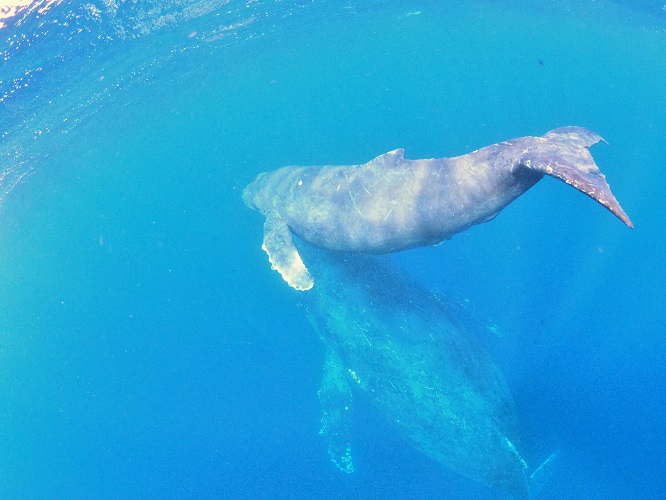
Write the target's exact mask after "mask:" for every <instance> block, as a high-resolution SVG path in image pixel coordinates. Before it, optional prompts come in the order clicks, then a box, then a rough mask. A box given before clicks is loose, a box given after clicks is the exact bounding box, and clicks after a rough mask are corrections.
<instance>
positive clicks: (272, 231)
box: [261, 210, 314, 291]
mask: <svg viewBox="0 0 666 500" xmlns="http://www.w3.org/2000/svg"><path fill="white" fill-rule="evenodd" d="M265 216H266V222H265V223H264V243H263V245H262V247H261V248H263V250H264V251H265V252H266V253H267V254H268V260H269V261H270V263H271V266H272V267H273V269H275V270H276V271H277V272H279V273H280V274H281V275H282V278H284V280H285V281H286V282H287V283H288V284H289V286H290V287H292V288H295V289H296V290H301V291H304V290H309V289H310V288H312V286H313V285H314V279H313V278H312V275H311V274H310V272H309V271H308V270H307V268H306V267H305V264H303V260H302V259H301V256H300V255H299V253H298V250H296V247H295V246H294V242H293V240H292V238H291V231H290V230H289V226H288V225H287V223H286V222H284V221H283V220H282V218H281V217H280V215H279V214H278V213H277V212H275V211H273V210H271V211H269V212H267V213H266V214H265Z"/></svg>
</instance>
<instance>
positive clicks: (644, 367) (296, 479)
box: [0, 0, 666, 498]
mask: <svg viewBox="0 0 666 500" xmlns="http://www.w3.org/2000/svg"><path fill="white" fill-rule="evenodd" d="M662 7H663V5H660V4H659V2H648V1H646V2H627V4H623V3H619V2H611V1H601V2H594V3H588V2H582V1H574V0H571V1H565V0H562V1H549V2H540V3H539V5H538V6H537V5H535V4H534V3H532V2H523V1H515V2H502V3H501V5H498V3H497V2H481V1H480V2H469V1H467V2H463V1H455V2H447V3H435V2H429V1H415V0H409V1H408V2H404V1H400V2H398V1H390V0H386V1H374V2H372V1H367V2H361V1H358V2H353V1H350V2H325V1H318V0H315V1H313V2H310V1H308V2H298V1H282V2H280V1H276V2H264V1H261V0H260V1H258V2H234V1H231V2H227V1H223V0H221V1H219V2H215V1H212V0H211V1H201V2H185V1H178V0H173V1H167V2H157V1H152V2H151V1H138V2H109V1H94V2H75V1H55V2H53V1H43V2H41V3H37V4H33V5H32V6H30V7H27V8H25V9H23V10H19V11H18V12H17V13H16V15H15V16H13V17H8V18H6V19H4V23H5V24H6V26H4V27H3V28H0V44H1V45H0V52H1V53H2V56H3V57H2V58H3V62H2V65H1V66H0V137H1V139H0V158H2V164H1V165H0V200H1V202H0V203H1V204H0V277H1V278H2V279H1V280H0V450H2V452H1V453H0V496H2V497H6V498H17V497H23V498H46V497H48V498H78V497H81V498H109V497H112V498H146V497H164V498H166V497H179V498H200V497H224V498H387V497H407V498H434V497H441V496H444V497H448V498H493V497H494V495H495V493H493V492H489V491H487V490H486V489H485V488H484V487H482V486H479V485H477V484H475V483H473V482H472V481H470V480H468V479H465V478H462V477H460V476H457V475H456V474H454V473H452V472H450V471H447V470H445V469H443V468H442V467H441V466H440V465H438V464H437V463H434V462H432V461H431V460H430V459H429V458H427V457H425V456H424V455H422V454H420V453H419V452H418V451H417V450H415V449H413V448H411V447H410V445H409V443H408V442H407V441H406V440H405V439H404V438H403V437H402V436H400V435H399V434H398V432H397V431H396V430H395V429H394V428H393V427H392V426H391V424H390V423H389V422H385V421H383V420H382V418H381V417H380V416H379V415H378V414H377V412H376V410H375V409H374V408H373V407H372V406H371V405H370V404H368V403H367V402H365V401H364V400H363V398H357V401H356V402H355V404H356V405H357V408H356V409H355V420H354V428H353V429H352V434H353V446H354V455H355V461H356V471H355V472H354V474H351V475H344V474H342V473H341V472H340V471H338V470H337V469H336V468H335V467H334V466H333V464H332V463H331V462H330V460H329V458H328V455H327V453H326V444H325V442H324V440H323V439H322V438H321V437H320V436H319V434H318V432H319V424H320V423H319V419H320V408H319V401H318V398H317V389H318V387H319V384H320V382H321V377H322V362H323V356H324V347H323V345H322V344H321V342H320V341H319V339H318V338H317V335H316V334H315V332H314V331H313V330H312V328H311V326H310V325H309V323H308V321H307V320H306V318H305V314H304V311H303V310H302V308H301V307H300V306H299V298H298V293H297V292H295V291H293V290H291V289H289V288H288V287H287V286H286V285H285V283H284V282H283V281H282V280H281V278H280V276H279V275H278V274H277V273H275V272H273V271H271V269H270V265H269V263H268V261H267V258H266V255H265V254H264V253H263V251H262V250H261V240H262V222H263V221H262V220H261V217H260V216H258V215H257V214H256V213H255V212H252V211H250V210H248V209H247V208H246V207H245V206H244V205H243V203H242V201H241V192H242V189H243V188H244V187H245V186H246V185H247V184H248V183H249V182H250V181H251V180H252V179H253V178H254V177H255V176H256V174H258V173H259V172H262V171H267V170H272V169H274V168H277V167H280V166H283V165H290V164H292V165H293V164H301V165H317V164H353V163H361V162H365V161H367V160H369V159H370V158H372V157H374V156H376V155H378V154H381V153H383V152H386V151H389V150H392V149H395V148H398V147H404V148H405V149H406V154H407V156H408V157H410V158H421V157H436V156H439V157H441V156H454V155H459V154H464V153H467V152H470V151H472V150H474V149H477V148H479V147H482V146H486V145H488V144H492V143H495V142H499V141H502V140H506V139H509V138H512V137H519V136H523V135H540V134H543V133H545V132H546V131H548V130H550V129H552V128H555V127H559V126H564V125H580V126H585V127H588V128H590V129H592V130H595V131H597V132H599V133H600V134H601V135H602V136H603V137H604V138H605V139H606V140H607V141H608V142H609V145H605V144H600V145H597V146H595V147H594V148H593V149H592V153H593V155H594V157H595V159H596V161H597V163H598V165H599V166H600V168H601V170H602V171H603V172H604V173H605V175H606V177H607V179H608V181H609V183H610V185H611V187H612V188H613V192H614V193H615V195H616V196H617V198H618V200H619V201H620V203H621V204H622V206H623V207H624V209H625V210H626V211H627V213H628V214H629V215H630V217H631V218H632V220H633V221H634V223H635V225H636V229H635V230H633V231H631V230H629V229H627V228H626V227H625V226H623V225H622V224H621V223H620V222H618V221H617V220H616V219H615V218H614V217H613V216H612V215H610V214H609V213H608V212H607V211H606V210H604V209H603V208H602V207H600V206H598V205H597V204H596V203H594V202H593V201H591V200H590V199H589V198H587V197H585V196H583V195H581V194H580V193H577V192H575V191H574V190H573V189H571V188H570V187H568V186H566V185H564V184H563V183H560V182H557V181H555V180H554V179H544V180H543V181H542V182H540V183H539V184H538V185H537V186H535V187H534V188H533V189H531V190H530V191H529V192H528V193H526V194H525V195H524V196H522V197H521V198H519V199H518V200H517V201H516V202H514V203H513V204H512V205H510V206H509V207H508V208H507V209H505V210H504V211H503V212H502V213H501V214H500V215H499V216H498V217H497V218H496V219H495V220H493V221H492V222H489V223H487V224H483V225H480V226H477V227H473V228H471V229H470V230H468V231H466V232H464V233H462V234H459V235H457V236H455V237H454V238H453V239H452V240H450V241H447V242H444V243H443V244H441V245H440V246H438V247H436V248H428V249H419V250H412V251H408V252H404V253H400V254H397V255H395V256H394V261H395V263H396V265H399V266H401V267H402V268H403V269H405V271H406V272H408V273H410V274H411V275H413V276H415V277H417V278H418V279H420V280H421V281H422V282H423V283H425V284H426V285H427V286H429V287H431V288H433V289H437V290H442V291H444V292H446V293H447V294H449V295H451V296H453V297H456V298H457V299H458V300H460V301H461V303H464V304H466V308H467V310H468V311H470V314H471V315H472V316H473V318H472V319H471V320H470V322H471V323H473V322H475V321H477V322H478V323H479V324H483V323H484V322H485V321H486V318H492V322H493V324H495V325H497V326H498V327H499V329H500V330H501V332H502V335H501V336H500V337H498V336H495V335H493V334H492V333H489V332H487V331H484V330H483V328H479V329H478V331H475V332H474V333H473V334H474V335H478V336H479V337H480V340H481V342H482V343H483V344H484V345H485V346H486V349H487V350H488V351H489V353H490V354H491V356H492V357H493V359H494V361H495V363H497V365H498V366H499V367H500V368H501V370H502V372H503V374H504V376H505V378H506V380H507V383H508V385H509V387H510V389H511V392H512V394H513V397H514V399H515V402H516V405H517V407H518V413H519V417H520V424H521V428H522V443H523V454H524V458H525V459H526V460H527V462H528V463H529V464H530V466H533V467H536V466H537V465H538V464H539V463H540V462H541V461H542V460H543V459H544V458H546V457H547V456H548V455H549V454H550V453H551V452H553V451H555V450H557V451H558V452H559V460H558V463H557V466H556V467H555V470H554V471H553V473H552V477H551V478H550V479H549V481H548V483H547V484H546V485H545V487H544V489H543V491H542V492H541V494H540V497H542V498H662V497H664V496H665V495H666V479H664V477H665V476H664V470H666V458H664V450H666V436H665V434H664V431H663V428H664V424H666V421H665V419H664V414H665V410H666V390H665V389H664V387H663V380H664V377H665V376H666V368H664V359H665V358H666V340H665V338H664V324H665V322H666V312H665V311H666V298H665V294H664V280H665V278H666V272H665V269H664V248H665V244H664V243H665V239H664V225H663V220H664V208H663V203H662V198H663V195H662V192H663V190H664V189H665V188H666V174H664V172H663V169H662V164H663V161H664V159H665V158H666V145H665V143H664V137H665V131H666V112H664V110H665V109H666V93H665V92H664V89H665V88H666V59H665V58H664V53H666V12H665V11H664V10H663V8H662ZM484 335H487V338H483V337H484Z"/></svg>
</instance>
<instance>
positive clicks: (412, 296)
mask: <svg viewBox="0 0 666 500" xmlns="http://www.w3.org/2000/svg"><path fill="white" fill-rule="evenodd" d="M297 245H298V248H299V251H300V252H301V254H302V255H303V257H304V258H306V259H307V261H308V264H309V265H310V266H311V269H312V271H313V273H315V276H317V286H315V287H314V288H313V289H312V290H310V291H307V292H305V293H303V294H301V295H300V298H301V299H302V302H303V304H304V305H305V311H306V313H307V316H308V319H309V320H310V322H311V324H312V325H313V326H314V327H315V330H316V331H317V333H318V334H319V337H320V338H321V340H322V341H323V342H324V344H325V345H326V358H325V361H324V370H323V377H322V383H321V387H320V389H319V392H318V394H319V401H320V403H321V407H322V418H321V424H322V427H321V431H320V434H322V435H323V436H324V437H325V438H326V440H327V442H328V443H327V444H328V452H329V456H330V458H331V460H332V461H333V463H334V464H335V465H336V466H337V467H338V468H339V469H340V470H342V471H343V472H347V473H351V472H353V471H354V457H353V455H354V454H353V443H352V441H353V440H352V433H351V429H352V422H351V420H352V418H353V415H354V413H355V410H354V401H356V399H357V398H362V399H364V400H366V401H369V402H370V403H371V404H372V406H374V407H375V408H376V409H377V411H378V413H379V415H381V416H382V417H383V418H384V419H385V420H386V422H387V423H388V424H389V425H390V426H392V427H393V428H394V429H395V430H396V431H397V432H398V433H399V434H400V435H402V436H404V437H405V438H406V439H407V441H408V442H409V443H410V444H411V445H412V446H413V447H414V448H416V449H418V450H420V451H421V452H422V453H424V454H425V455H426V456H428V457H430V458H431V459H433V460H434V461H436V462H438V463H439V464H441V465H442V466H443V467H445V468H447V469H449V470H451V471H454V472H456V473H458V474H461V475H463V476H465V477H467V478H469V479H471V480H473V481H476V482H478V483H480V484H483V485H486V486H488V487H489V488H491V489H492V490H494V492H495V496H497V498H516V499H517V498H529V496H530V493H532V494H534V493H536V490H538V488H539V486H541V485H543V482H544V481H545V480H546V478H547V475H548V474H547V472H548V469H549V466H550V465H551V464H552V462H553V459H554V456H551V457H549V458H548V460H546V462H544V464H543V465H542V466H540V467H538V468H537V469H536V470H534V471H533V472H532V473H531V474H530V472H529V471H528V465H527V463H526V462H525V460H524V458H523V456H522V455H521V450H522V446H521V439H520V434H521V433H520V430H519V419H518V413H517V410H516V407H515V405H514V402H513V398H512V397H511V393H510V391H509V388H508V387H507V384H506V382H505V380H504V377H503V376H502V373H501V372H500V371H499V369H498V368H497V366H496V365H495V364H494V363H493V362H492V360H491V358H490V356H489V355H488V353H487V352H486V351H485V350H484V349H483V348H482V347H481V346H480V345H479V343H478V342H476V339H475V337H474V335H472V334H471V332H470V331H469V330H467V329H466V328H465V327H464V326H463V324H462V323H461V322H460V321H459V318H458V314H457V311H458V309H459V308H458V306H457V305H456V304H455V303H452V302H450V301H449V300H447V298H446V297H445V296H443V295H441V294H437V295H435V294H434V293H432V292H431V291H430V290H428V289H426V288H424V287H423V286H422V285H420V284H419V283H418V282H415V281H413V280H411V279H410V278H408V277H407V276H406V275H405V274H404V273H402V272H400V271H398V270H395V269H394V268H392V266H390V265H387V264H388V263H387V262H386V261H382V260H378V259H380V258H377V257H370V256H366V255H358V254H349V253H337V252H336V253H333V252H328V251H326V250H321V249H317V248H315V247H313V246H310V245H308V244H307V243H303V242H300V241H297ZM477 330H478V328H477ZM479 333H480V332H479ZM359 425H362V424H359ZM395 460H398V461H399V460H400V457H395Z"/></svg>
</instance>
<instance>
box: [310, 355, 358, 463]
mask: <svg viewBox="0 0 666 500" xmlns="http://www.w3.org/2000/svg"><path fill="white" fill-rule="evenodd" d="M318 394H319V402H320V403H321V410H322V415H321V430H320V431H319V434H321V435H322V436H325V437H326V439H327V441H328V455H329V456H330V457H331V461H332V462H333V463H334V464H335V466H336V467H337V468H338V469H340V470H341V471H342V472H346V473H348V474H349V473H352V472H354V462H353V460H352V454H351V445H350V443H349V441H350V420H351V404H352V392H351V388H350V387H349V383H348V382H347V379H346V377H345V369H344V366H343V364H342V360H341V359H340V357H339V356H338V354H337V353H336V352H335V351H333V349H331V348H330V347H329V348H328V349H327V351H326V360H325V361H324V374H323V377H322V381H321V387H320V388H319V392H318Z"/></svg>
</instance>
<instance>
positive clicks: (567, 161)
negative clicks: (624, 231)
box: [520, 127, 634, 228]
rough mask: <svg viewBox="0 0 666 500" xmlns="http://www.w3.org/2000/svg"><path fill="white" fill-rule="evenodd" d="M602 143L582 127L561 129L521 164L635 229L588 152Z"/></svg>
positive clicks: (528, 151)
mask: <svg viewBox="0 0 666 500" xmlns="http://www.w3.org/2000/svg"><path fill="white" fill-rule="evenodd" d="M599 141H603V139H602V138H601V136H600V135H598V134H597V133H595V132H592V131H591V130H588V129H585V128H582V127H562V128H558V129H555V130H551V131H550V132H548V133H547V134H546V135H544V136H543V137H537V138H536V141H535V142H534V143H531V144H530V145H529V146H528V147H527V148H526V149H525V151H524V152H523V155H522V156H521V158H520V163H521V165H522V166H524V167H527V168H529V169H530V170H535V171H538V172H540V173H542V174H546V175H550V176H552V177H556V178H558V179H560V180H562V181H564V182H566V183H567V184H569V185H570V186H573V187H575V188H576V189H578V190H579V191H581V192H583V193H585V194H586V195H588V196H589V197H591V198H593V199H595V200H596V201H598V202H599V203H600V204H602V205H603V206H604V207H606V208H607V209H608V210H610V211H611V212H612V213H613V214H615V215H616V216H617V217H618V218H619V219H620V220H621V221H622V222H624V223H625V224H626V225H627V226H629V227H631V228H633V227H634V225H633V223H632V222H631V220H629V217H628V216H627V214H626V213H625V212H624V210H622V207H621V206H620V204H619V203H618V201H617V200H616V199H615V196H613V193H611V190H610V186H609V185H608V183H607V182H606V178H605V177H604V174H602V173H601V172H600V171H599V167H597V165H596V163H594V159H593V158H592V155H591V154H590V152H589V151H588V148H589V147H590V146H592V145H593V144H596V143H597V142H599ZM604 142H606V141H604Z"/></svg>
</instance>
